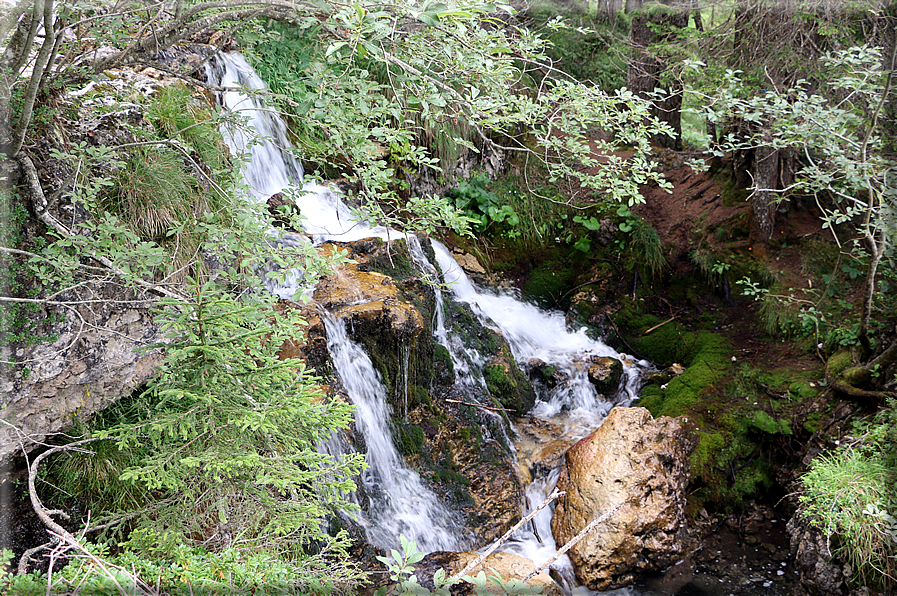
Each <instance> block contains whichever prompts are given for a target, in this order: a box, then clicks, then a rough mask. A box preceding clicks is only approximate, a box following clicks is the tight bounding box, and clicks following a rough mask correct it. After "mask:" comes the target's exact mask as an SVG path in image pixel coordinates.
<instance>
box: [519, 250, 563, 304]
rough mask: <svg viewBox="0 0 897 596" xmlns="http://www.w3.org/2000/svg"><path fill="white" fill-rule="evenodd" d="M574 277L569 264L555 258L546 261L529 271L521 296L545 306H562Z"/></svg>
mask: <svg viewBox="0 0 897 596" xmlns="http://www.w3.org/2000/svg"><path fill="white" fill-rule="evenodd" d="M575 278H576V273H575V271H574V270H573V268H572V267H571V266H570V265H568V264H566V263H563V262H560V261H557V260H552V261H546V262H544V263H542V264H541V265H539V266H538V267H536V268H535V269H533V271H532V273H530V276H529V279H528V280H527V282H526V284H525V285H524V286H523V297H524V299H527V300H533V301H535V302H538V303H539V304H543V305H546V306H552V307H562V306H563V302H564V299H565V296H566V295H567V293H568V292H567V290H569V289H570V288H571V287H572V286H573V285H574V283H573V281H574V279H575ZM568 298H569V297H568Z"/></svg>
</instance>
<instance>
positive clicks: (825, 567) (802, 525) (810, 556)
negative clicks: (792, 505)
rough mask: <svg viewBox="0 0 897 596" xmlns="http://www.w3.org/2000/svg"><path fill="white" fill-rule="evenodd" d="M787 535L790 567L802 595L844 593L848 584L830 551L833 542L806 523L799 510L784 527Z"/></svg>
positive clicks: (834, 548)
mask: <svg viewBox="0 0 897 596" xmlns="http://www.w3.org/2000/svg"><path fill="white" fill-rule="evenodd" d="M786 529H787V530H788V534H790V535H791V540H790V546H791V555H792V561H793V567H794V570H795V571H796V572H797V573H798V575H799V576H800V583H801V587H802V588H803V590H804V592H805V593H806V594H810V595H813V596H822V595H829V594H832V595H833V594H845V593H847V591H848V586H847V584H846V581H845V575H847V576H849V573H847V574H845V570H844V567H843V566H842V564H840V563H839V562H838V561H837V560H834V559H833V558H832V557H831V555H830V553H831V551H833V550H836V547H837V545H836V544H829V542H828V541H827V540H826V538H825V536H823V534H822V532H820V531H819V530H818V529H816V528H814V527H813V526H811V525H810V524H809V523H807V521H806V519H804V518H803V516H802V514H801V513H800V512H798V513H796V514H795V515H794V517H792V518H791V519H790V520H789V521H788V525H787V526H786Z"/></svg>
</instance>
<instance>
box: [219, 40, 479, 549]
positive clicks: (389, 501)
mask: <svg viewBox="0 0 897 596" xmlns="http://www.w3.org/2000/svg"><path fill="white" fill-rule="evenodd" d="M207 75H208V77H209V80H210V81H212V82H214V83H216V84H218V85H221V86H223V87H225V88H228V90H227V91H225V92H223V93H222V95H221V97H220V100H221V102H222V104H223V105H224V106H225V107H226V108H228V109H229V110H231V111H232V112H235V113H237V114H239V115H240V116H242V117H244V118H245V122H246V124H245V125H244V126H245V128H244V126H234V125H229V126H227V127H226V128H225V129H224V130H223V133H224V137H225V140H226V141H227V143H228V145H229V146H230V149H231V151H232V152H233V153H234V154H235V155H248V159H247V160H246V161H245V163H244V166H243V175H244V179H245V180H246V182H247V184H248V185H249V186H250V193H251V195H252V197H253V198H254V199H255V200H258V201H261V202H264V201H266V200H267V199H268V198H269V197H270V196H271V195H273V194H275V193H278V192H285V193H291V194H293V195H294V197H293V198H294V200H296V202H297V205H298V206H299V208H300V210H301V212H302V214H303V216H304V217H306V218H307V219H306V220H305V222H304V225H305V227H306V230H307V231H308V232H309V233H310V234H312V235H313V236H314V239H315V241H322V240H332V239H336V240H343V241H351V240H357V239H361V238H370V237H372V236H377V237H380V238H384V239H390V238H400V237H404V235H402V234H399V233H397V232H394V231H391V230H388V229H386V228H372V227H371V226H370V225H368V224H367V223H366V222H364V221H359V220H358V219H357V218H356V217H355V216H354V215H353V214H352V213H351V212H350V211H349V209H348V208H347V207H346V206H345V204H344V203H343V202H342V201H341V200H340V199H339V197H338V196H337V195H336V194H335V193H334V192H333V191H332V190H330V189H329V188H327V187H325V186H322V185H318V184H305V185H304V186H302V187H301V189H300V190H297V189H298V186H296V185H298V184H299V183H301V182H302V175H303V171H302V166H301V165H300V164H299V162H298V161H297V160H296V159H295V157H293V155H292V154H291V153H290V150H291V149H292V145H291V144H290V141H289V139H288V138H287V130H286V126H285V125H284V124H283V122H282V121H281V120H280V118H278V117H277V116H276V114H274V113H272V112H271V111H270V110H268V109H267V108H266V107H265V104H264V102H263V101H262V100H260V99H258V97H249V96H247V95H246V94H245V93H244V92H242V91H240V90H239V89H242V88H245V89H248V90H255V91H262V90H264V89H265V85H264V83H263V82H262V80H261V79H259V78H258V76H257V75H256V74H255V73H254V71H253V70H252V67H250V66H249V64H247V63H246V61H245V59H244V58H243V57H242V56H240V55H239V54H225V55H223V56H221V57H220V58H219V60H218V61H217V62H216V63H215V65H214V66H211V67H209V69H208V70H207ZM232 87H233V89H230V88H232ZM250 129H255V130H256V131H258V133H253V132H252V131H251V130H250ZM257 134H260V135H261V137H262V138H257ZM278 241H279V242H284V243H289V242H299V241H305V240H304V236H299V235H292V236H290V235H288V236H287V237H286V238H284V237H283V236H281V237H280V238H279V240H278ZM300 277H301V276H300V274H298V273H297V274H295V275H293V279H292V281H294V282H295V281H296V280H298V279H299V278H300ZM289 282H290V279H288V283H287V284H282V285H280V286H279V287H275V288H271V290H272V291H273V292H274V293H276V294H278V295H279V296H281V297H282V298H292V297H293V295H294V294H295V293H296V291H297V289H298V284H295V285H292V284H290V283H289ZM324 321H325V327H326V332H327V340H328V349H329V351H330V354H331V358H332V360H333V364H334V368H335V369H336V371H337V373H338V374H339V376H340V379H341V380H342V382H343V385H344V386H345V388H346V391H347V393H348V395H349V398H350V399H351V400H352V403H353V404H354V405H355V408H356V412H355V427H356V430H357V431H358V432H359V433H360V434H361V436H362V437H363V440H364V444H365V446H366V447H367V453H366V454H365V460H366V461H367V463H368V469H367V470H366V471H365V472H364V473H363V474H362V477H361V481H362V484H363V487H364V492H365V494H366V495H367V496H368V498H369V501H370V502H369V503H367V504H366V505H367V506H366V507H364V508H363V510H362V513H361V515H360V516H359V518H358V522H359V523H360V525H361V526H362V527H364V529H365V532H366V534H367V538H368V541H369V542H370V543H371V544H373V545H375V546H379V547H382V548H397V547H398V546H399V544H398V537H399V536H400V535H403V536H405V537H406V538H408V539H409V540H414V541H416V542H417V545H418V548H419V549H420V550H421V551H422V552H432V551H435V550H453V549H457V548H460V547H462V545H463V540H462V538H461V536H462V534H463V532H462V529H461V528H460V527H459V526H458V524H457V523H456V522H455V521H454V520H453V519H452V516H451V513H450V512H449V511H448V510H447V509H446V507H445V506H444V505H443V504H442V503H441V502H440V501H439V499H438V498H437V497H436V495H435V494H433V492H432V491H430V490H429V489H428V488H427V487H426V486H425V485H424V483H423V482H422V481H421V479H420V477H419V476H418V475H417V474H416V473H415V472H413V471H412V470H409V469H408V468H407V466H405V463H404V462H403V461H402V458H401V456H400V455H399V453H398V452H397V451H396V448H395V446H394V445H393V440H392V433H391V432H390V427H389V419H390V411H389V406H388V404H387V400H386V389H385V387H384V386H383V383H382V381H381V380H380V378H379V375H378V373H377V372H376V371H375V370H374V367H373V364H372V363H371V360H370V358H368V356H367V355H366V354H365V353H364V351H363V350H362V349H361V348H360V347H359V346H358V345H357V344H355V343H354V342H352V341H351V340H350V339H349V338H348V336H347V334H346V329H345V326H344V324H343V323H342V322H340V321H336V320H334V319H332V318H331V317H328V316H327V314H326V313H325V314H324ZM403 362H404V363H405V372H406V373H407V367H408V364H407V362H405V360H404V359H403ZM324 448H325V449H327V450H328V451H329V452H331V453H332V454H333V455H338V454H339V453H340V452H342V451H343V450H344V449H345V445H343V444H342V442H341V441H338V440H336V439H334V440H332V441H330V443H329V444H328V445H327V446H325V447H324Z"/></svg>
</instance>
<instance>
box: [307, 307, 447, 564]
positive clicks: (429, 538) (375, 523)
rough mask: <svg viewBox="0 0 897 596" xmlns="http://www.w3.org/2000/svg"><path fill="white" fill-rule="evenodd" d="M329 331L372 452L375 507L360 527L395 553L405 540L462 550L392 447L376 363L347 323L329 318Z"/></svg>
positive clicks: (443, 512)
mask: <svg viewBox="0 0 897 596" xmlns="http://www.w3.org/2000/svg"><path fill="white" fill-rule="evenodd" d="M324 325H325V327H326V329H327V349H328V350H330V355H331V357H332V358H333V366H334V367H335V368H336V370H337V372H338V373H339V376H340V379H342V382H343V386H344V387H345V389H346V392H347V393H348V395H349V398H350V399H351V400H352V403H353V404H354V405H355V430H356V431H357V432H359V433H360V434H361V435H362V436H363V437H364V444H365V446H366V447H367V453H366V454H365V461H366V462H367V464H368V468H367V470H365V471H364V472H362V483H363V485H364V489H365V492H366V493H367V495H368V498H369V501H370V502H369V503H368V506H367V510H366V515H365V516H363V518H362V520H361V521H362V525H363V526H364V527H365V531H366V532H367V537H368V540H369V541H370V542H371V544H375V545H378V546H384V547H386V546H389V547H393V548H396V547H397V545H398V536H399V535H403V536H405V537H407V538H409V539H413V540H415V541H416V542H417V546H418V549H420V550H421V551H422V552H432V551H436V550H456V549H458V548H459V547H460V546H461V545H460V544H459V542H460V541H459V539H458V536H459V535H460V534H461V532H460V528H459V527H458V525H457V523H456V522H455V521H454V520H453V519H452V515H451V514H450V513H449V511H448V510H447V509H446V507H445V506H444V505H443V504H442V503H441V502H440V501H439V499H438V498H437V497H436V495H434V494H433V493H432V492H431V491H430V490H429V489H428V488H427V487H426V486H424V483H423V482H422V481H421V478H420V476H418V475H417V473H416V472H414V471H412V470H409V469H408V468H407V467H406V466H405V463H404V462H403V461H402V457H401V455H399V452H398V451H396V448H395V445H393V441H392V433H391V432H390V430H389V421H390V418H391V412H390V408H389V405H388V403H387V401H386V387H384V385H383V382H382V381H381V379H380V375H379V374H378V373H377V371H376V370H374V365H373V363H372V362H371V359H370V358H369V357H368V355H367V354H365V353H364V350H363V349H362V348H361V346H359V345H358V344H357V343H355V342H353V341H352V340H351V339H349V336H348V334H347V333H346V325H345V321H341V320H336V319H334V318H332V317H327V316H325V317H324Z"/></svg>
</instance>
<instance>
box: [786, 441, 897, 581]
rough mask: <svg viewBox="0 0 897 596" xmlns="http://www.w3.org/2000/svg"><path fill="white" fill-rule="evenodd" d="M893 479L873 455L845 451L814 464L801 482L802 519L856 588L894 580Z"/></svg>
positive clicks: (896, 557)
mask: <svg viewBox="0 0 897 596" xmlns="http://www.w3.org/2000/svg"><path fill="white" fill-rule="evenodd" d="M895 480H897V473H895V470H894V468H893V467H892V466H890V465H887V464H886V462H885V461H884V460H883V458H882V457H881V456H880V455H879V454H877V453H875V452H872V453H867V452H864V451H863V450H861V449H857V448H853V447H847V448H843V449H840V450H838V451H836V452H834V453H831V454H826V455H821V456H819V457H817V458H816V459H814V460H813V462H812V463H811V465H810V470H809V472H807V473H806V474H805V475H804V476H803V478H802V479H801V482H802V483H803V485H804V488H805V489H806V492H805V493H804V494H803V495H801V496H800V502H801V504H802V506H803V513H804V516H805V518H806V519H808V520H809V522H810V523H811V524H812V525H814V526H816V527H817V528H819V529H820V530H821V531H822V532H823V533H824V534H825V535H826V536H827V537H831V536H833V535H837V536H838V537H839V539H840V543H841V546H840V547H839V548H838V550H837V552H838V554H839V555H841V556H842V557H843V558H844V559H845V560H846V561H847V562H848V563H849V564H850V566H851V568H852V569H853V570H854V578H853V579H854V580H855V581H856V583H857V584H858V585H864V586H865V585H869V586H882V587H884V586H887V585H893V583H894V580H893V578H894V577H895V576H897V538H895V536H897V520H895V519H894V517H892V514H894V513H897V508H895V505H897V502H895V494H894V489H893V487H894V482H895Z"/></svg>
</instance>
